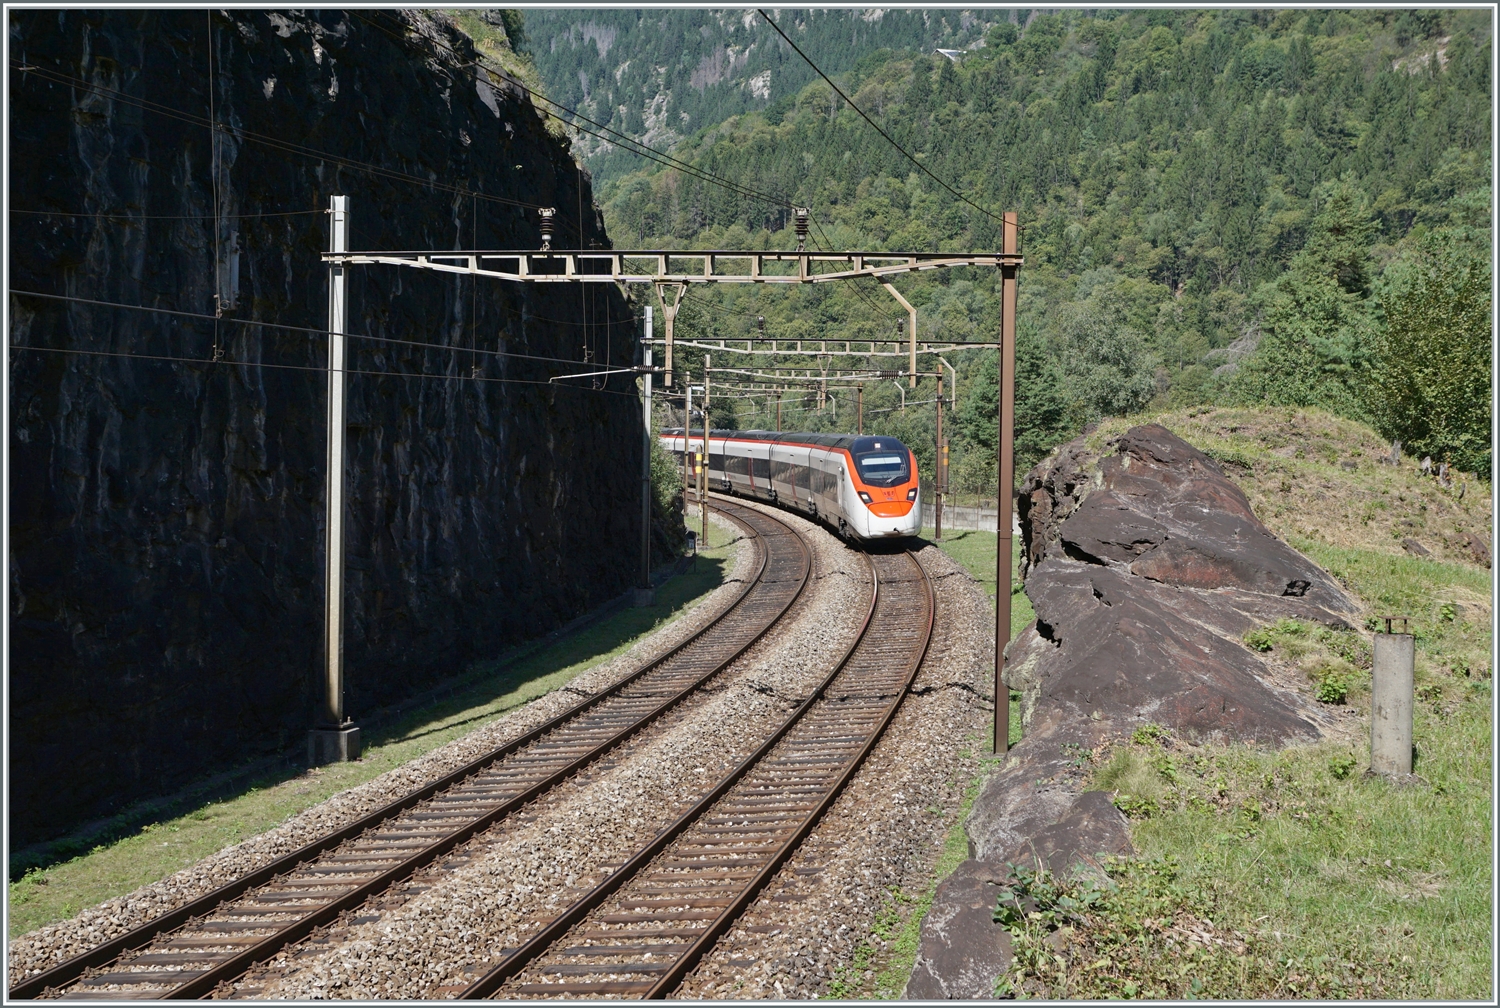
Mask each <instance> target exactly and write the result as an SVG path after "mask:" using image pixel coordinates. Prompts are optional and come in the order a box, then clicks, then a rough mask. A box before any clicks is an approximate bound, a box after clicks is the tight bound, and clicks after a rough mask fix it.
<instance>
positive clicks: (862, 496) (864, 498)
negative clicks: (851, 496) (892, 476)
mask: <svg viewBox="0 0 1500 1008" xmlns="http://www.w3.org/2000/svg"><path fill="white" fill-rule="evenodd" d="M858 493H859V499H860V500H862V501H864V502H865V503H866V504H874V503H875V500H874V498H872V497H871V496H870V495H869V494H867V493H865V492H864V491H863V490H860V491H858Z"/></svg>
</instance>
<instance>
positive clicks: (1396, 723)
mask: <svg viewBox="0 0 1500 1008" xmlns="http://www.w3.org/2000/svg"><path fill="white" fill-rule="evenodd" d="M1416 662H1417V639H1416V638H1415V637H1414V636H1412V635H1411V634H1398V633H1378V634H1376V635H1375V668H1374V673H1373V675H1372V680H1373V681H1372V685H1371V690H1370V693H1371V696H1370V771H1371V773H1378V774H1385V775H1386V776H1394V777H1404V776H1406V775H1407V774H1409V773H1411V748H1412V747H1411V715H1412V689H1413V678H1414V675H1415V672H1416Z"/></svg>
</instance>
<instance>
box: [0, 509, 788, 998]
mask: <svg viewBox="0 0 1500 1008" xmlns="http://www.w3.org/2000/svg"><path fill="white" fill-rule="evenodd" d="M713 520H714V521H715V522H716V523H717V524H719V525H720V526H721V527H723V528H725V529H726V530H729V531H731V532H732V533H733V534H735V535H741V534H743V531H742V530H741V529H740V527H739V526H738V525H735V524H733V523H732V522H729V521H728V520H726V519H723V518H720V517H718V516H714V518H713ZM757 564H758V560H757V551H756V550H755V549H754V548H753V547H752V546H751V545H750V543H749V541H748V540H741V541H740V542H739V543H736V544H735V546H734V554H733V559H732V562H731V564H730V569H729V572H728V574H727V576H726V578H725V581H724V583H723V584H722V585H720V586H719V587H718V588H716V589H714V591H713V592H711V593H709V594H708V596H706V597H705V598H704V599H703V600H702V601H701V602H700V603H699V604H698V605H696V606H695V607H694V608H693V609H691V610H690V611H688V612H687V613H685V614H684V615H683V616H682V617H681V618H679V619H677V620H676V621H674V622H672V623H669V624H668V625H666V626H665V627H663V628H661V629H660V630H658V631H657V632H655V633H653V634H651V635H649V636H647V637H645V638H643V639H642V640H641V641H640V642H638V643H637V644H636V645H635V646H634V647H632V648H631V649H630V650H629V651H627V652H625V653H623V654H620V655H617V656H616V657H614V658H612V659H610V660H609V661H607V662H604V663H602V664H600V665H598V666H596V667H594V668H592V669H589V670H588V671H586V672H583V673H582V674H580V675H579V676H577V677H576V678H574V679H573V680H572V681H570V682H569V683H568V684H567V685H566V686H565V687H562V688H560V689H557V690H553V691H552V692H550V693H548V694H546V695H545V696H541V697H538V698H537V699H536V700H533V701H531V702H530V703H528V704H526V705H524V706H522V707H519V708H517V709H515V710H513V711H511V712H508V713H506V714H503V715H501V716H500V717H498V718H496V719H495V720H494V721H492V722H490V723H489V724H486V725H483V726H481V727H479V728H477V729H475V730H474V731H472V732H470V733H468V734H466V735H464V736H463V737H461V738H457V739H454V740H453V741H451V742H449V743H447V744H446V745H443V746H440V747H438V748H436V749H434V750H432V751H431V752H428V753H426V754H424V755H422V756H420V757H418V758H417V759H414V760H412V761H410V762H408V763H406V764H404V765H402V766H400V767H397V768H395V769H393V770H390V771H388V772H387V773H384V774H381V775H380V776H379V777H376V778H374V779H373V780H369V781H366V782H365V783H363V784H360V785H358V786H357V787H352V788H349V789H348V790H346V791H341V792H339V793H338V794H335V795H333V796H332V797H330V798H328V799H327V800H326V801H323V802H320V803H319V804H317V805H314V806H312V807H310V808H308V809H305V810H304V811H302V812H300V813H298V814H297V815H295V816H293V817H292V818H290V819H288V820H287V821H286V822H284V823H282V824H281V825H279V826H277V827H275V828H274V829H270V830H267V831H266V832H264V833H261V834H259V835H257V836H254V837H251V838H249V839H247V840H244V841H242V842H240V843H237V844H234V845H232V846H230V847H226V848H224V849H223V850H221V851H219V852H218V853H216V854H214V855H212V856H210V857H208V858H205V859H203V860H202V861H199V862H198V863H197V864H194V865H191V866H189V867H187V868H184V869H182V870H181V871H178V872H175V873H173V874H172V875H170V876H168V877H167V878H164V879H162V880H161V881H159V882H153V883H151V884H149V885H145V886H142V887H140V888H139V889H136V890H134V891H132V892H130V893H127V894H125V895H123V896H119V897H116V898H114V899H110V900H106V901H104V902H103V903H100V904H98V905H97V906H94V907H91V908H90V909H87V910H84V911H83V912H82V913H80V914H78V915H77V916H75V917H72V918H70V919H68V920H65V921H58V922H57V923H54V924H48V925H46V926H44V927H41V928H38V929H36V930H35V931H31V932H28V933H27V934H24V935H20V936H17V937H16V938H14V939H12V940H11V941H10V943H9V949H8V953H7V955H8V961H9V965H10V976H11V982H12V983H15V982H16V981H18V980H21V979H24V978H25V977H27V976H34V975H35V974H37V973H40V972H42V971H43V970H45V969H48V968H50V967H52V966H54V965H56V964H58V963H60V962H63V961H65V960H67V959H69V958H72V957H73V956H75V955H78V954H79V953H81V952H85V951H87V950H88V949H90V948H92V947H93V946H95V945H97V944H99V943H100V942H103V941H107V940H108V939H110V938H113V937H115V936H117V935H121V934H124V933H125V932H127V931H129V930H131V929H132V928H135V927H138V926H140V925H141V924H144V923H146V922H147V921H148V920H151V919H152V918H155V917H158V916H160V915H161V914H163V913H166V912H167V911H169V910H172V909H174V908H176V907H178V906H181V905H183V904H185V903H188V902H190V901H192V900H194V899H197V898H198V897H200V896H202V895H204V894H206V893H209V892H212V891H213V890H214V889H217V888H219V887H220V886H222V885H225V884H227V883H229V882H231V881H233V880H234V879H236V878H238V877H240V876H241V875H244V874H245V873H246V872H249V871H252V870H254V869H255V868H258V867H260V866H261V865H264V864H267V863H269V862H271V861H274V860H275V859H276V858H279V857H281V856H283V855H285V854H289V853H291V852H292V851H295V850H297V849H298V848H300V847H302V846H304V845H305V844H308V843H310V842H312V841H313V840H316V839H317V838H318V837H320V836H324V835H326V834H328V833H330V832H333V831H334V830H336V829H339V828H340V827H342V826H344V825H346V824H347V823H350V822H353V821H354V820H356V819H358V818H359V817H361V816H363V815H366V814H368V813H370V812H373V811H374V810H376V809H378V808H380V807H381V806H383V805H385V804H388V803H389V802H391V801H394V800H395V799H397V798H399V797H401V796H402V795H405V794H408V793H410V792H411V791H413V790H416V789H417V788H419V787H421V786H423V785H424V784H427V783H429V782H430V781H433V780H437V779H439V778H441V777H443V776H445V775H446V774H448V773H451V772H452V771H454V770H456V769H457V768H459V767H461V766H463V765H464V764H465V763H468V762H470V761H472V760H474V759H476V758H478V757H479V756H481V755H483V754H484V753H486V752H489V751H490V750H492V749H494V748H496V747H498V746H501V745H504V744H505V743H506V742H508V741H510V740H511V739H514V738H517V737H519V736H521V735H524V734H525V733H526V732H527V731H530V730H531V729H532V728H534V727H535V726H537V725H539V724H542V723H544V722H545V721H547V720H548V719H549V718H552V717H555V716H556V715H557V714H559V713H561V712H562V711H563V710H566V709H567V708H568V707H570V706H572V705H573V704H575V703H577V702H578V700H579V697H580V694H583V693H592V692H595V691H597V690H600V689H603V688H604V687H606V686H608V685H609V684H611V683H613V682H615V681H617V680H618V679H620V678H621V677H623V676H625V675H627V674H629V673H630V672H632V671H634V670H635V669H636V668H638V667H639V666H640V665H641V664H643V663H644V662H646V661H648V660H650V659H651V658H653V657H655V656H657V655H659V654H661V653H663V652H665V651H667V650H668V649H670V648H671V647H673V646H674V645H676V644H678V643H680V642H681V641H682V640H684V639H685V638H687V637H689V636H691V635H692V634H693V633H695V632H697V631H698V630H699V629H701V628H702V627H703V626H704V625H705V624H707V623H709V622H711V621H712V620H713V619H715V618H716V617H717V616H718V615H719V614H720V613H721V612H722V611H723V610H724V609H725V608H726V607H727V606H728V605H730V604H731V603H732V602H733V600H734V599H735V598H736V597H737V596H738V594H739V592H740V590H741V588H742V586H743V584H744V581H745V579H746V578H749V577H752V576H754V573H755V570H756V566H757Z"/></svg>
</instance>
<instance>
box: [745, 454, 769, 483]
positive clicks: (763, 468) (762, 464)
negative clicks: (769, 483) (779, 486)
mask: <svg viewBox="0 0 1500 1008" xmlns="http://www.w3.org/2000/svg"><path fill="white" fill-rule="evenodd" d="M750 472H751V474H752V475H753V476H754V477H755V478H756V479H763V480H768V479H770V478H771V460H770V459H763V458H752V459H751V460H750Z"/></svg>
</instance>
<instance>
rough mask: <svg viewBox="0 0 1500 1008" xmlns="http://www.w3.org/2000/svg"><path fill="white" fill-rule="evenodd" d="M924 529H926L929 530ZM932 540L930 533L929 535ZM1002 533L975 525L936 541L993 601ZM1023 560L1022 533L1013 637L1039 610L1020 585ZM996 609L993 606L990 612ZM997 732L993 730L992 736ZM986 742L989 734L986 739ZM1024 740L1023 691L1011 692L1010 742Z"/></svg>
mask: <svg viewBox="0 0 1500 1008" xmlns="http://www.w3.org/2000/svg"><path fill="white" fill-rule="evenodd" d="M930 531H931V530H930V529H924V530H923V533H924V534H926V533H928V532H930ZM927 538H928V540H929V541H930V540H931V538H932V537H931V536H930V535H928V536H927ZM998 544H999V537H998V536H996V535H995V533H993V532H978V531H974V530H972V529H950V530H949V531H948V532H946V533H945V534H944V535H943V541H942V542H940V543H937V547H938V549H940V550H942V551H943V552H944V553H946V554H948V555H949V556H950V557H952V558H953V559H954V560H956V561H958V562H959V563H960V564H962V565H963V568H964V570H966V571H968V572H969V576H970V577H972V578H973V579H974V580H975V581H978V582H979V584H980V587H982V588H983V589H984V591H985V594H986V595H988V596H989V599H990V605H991V606H993V605H994V603H995V551H996V549H997V548H998ZM1020 561H1021V539H1020V537H1019V536H1017V537H1016V538H1014V539H1012V540H1011V592H1010V636H1011V639H1012V640H1014V639H1015V637H1016V634H1018V633H1020V632H1021V631H1022V630H1024V629H1026V625H1027V624H1028V623H1030V622H1031V621H1032V620H1034V619H1036V612H1035V611H1034V610H1033V609H1032V608H1031V599H1029V598H1027V597H1026V592H1025V591H1023V590H1022V588H1021V577H1020V575H1019V574H1018V573H1016V571H1017V570H1018V567H1019V564H1020ZM993 611H994V610H993V609H991V612H993ZM993 734H994V731H993V729H991V730H990V736H991V737H992V736H993ZM986 741H987V742H989V741H990V738H987V739H986ZM1019 741H1021V698H1020V694H1018V693H1012V694H1011V697H1010V744H1011V745H1015V744H1016V743H1017V742H1019Z"/></svg>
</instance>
